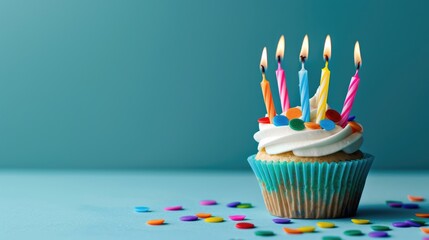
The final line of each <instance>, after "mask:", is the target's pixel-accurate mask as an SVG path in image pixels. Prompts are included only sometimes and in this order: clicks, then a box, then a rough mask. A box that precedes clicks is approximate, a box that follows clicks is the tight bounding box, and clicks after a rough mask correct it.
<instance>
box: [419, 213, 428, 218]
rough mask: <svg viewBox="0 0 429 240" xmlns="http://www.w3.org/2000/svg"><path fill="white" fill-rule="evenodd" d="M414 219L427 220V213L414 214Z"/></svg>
mask: <svg viewBox="0 0 429 240" xmlns="http://www.w3.org/2000/svg"><path fill="white" fill-rule="evenodd" d="M416 217H420V218H429V213H416Z"/></svg>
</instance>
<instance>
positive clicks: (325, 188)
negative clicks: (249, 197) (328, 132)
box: [247, 154, 374, 219]
mask: <svg viewBox="0 0 429 240" xmlns="http://www.w3.org/2000/svg"><path fill="white" fill-rule="evenodd" d="M373 159H374V157H373V156H372V155H370V154H364V158H362V159H359V160H351V161H344V162H332V163H327V162H323V163H318V162H286V161H264V160H256V159H255V155H252V156H250V157H249V158H248V159H247V160H248V162H249V164H250V166H251V167H252V170H253V172H254V173H255V175H256V178H257V179H258V182H259V185H260V187H261V191H262V195H263V197H264V201H265V205H266V207H267V209H268V211H269V212H270V213H271V214H272V215H275V216H279V217H288V218H317V219H321V218H341V217H350V216H354V215H355V214H356V210H357V208H358V205H359V201H360V197H361V195H362V191H363V188H364V186H365V181H366V177H367V175H368V172H369V169H370V168H371V164H372V161H373Z"/></svg>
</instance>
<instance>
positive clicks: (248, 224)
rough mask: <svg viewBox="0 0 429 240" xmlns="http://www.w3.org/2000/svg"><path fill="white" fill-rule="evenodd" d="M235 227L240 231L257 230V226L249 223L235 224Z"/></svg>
mask: <svg viewBox="0 0 429 240" xmlns="http://www.w3.org/2000/svg"><path fill="white" fill-rule="evenodd" d="M235 227H236V228H239V229H251V228H255V225H253V223H249V222H239V223H237V224H235Z"/></svg>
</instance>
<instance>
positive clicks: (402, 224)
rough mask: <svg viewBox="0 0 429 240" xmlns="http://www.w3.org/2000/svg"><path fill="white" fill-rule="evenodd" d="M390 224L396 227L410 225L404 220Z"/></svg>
mask: <svg viewBox="0 0 429 240" xmlns="http://www.w3.org/2000/svg"><path fill="white" fill-rule="evenodd" d="M392 226H394V227H398V228H407V227H410V224H408V223H406V222H394V223H392Z"/></svg>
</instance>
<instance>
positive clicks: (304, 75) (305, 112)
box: [298, 35, 310, 122]
mask: <svg viewBox="0 0 429 240" xmlns="http://www.w3.org/2000/svg"><path fill="white" fill-rule="evenodd" d="M308 50H309V49H308V36H307V35H305V37H304V41H303V42H302V47H301V53H300V54H299V57H300V60H301V70H300V71H299V72H298V76H299V91H300V95H301V111H302V120H303V121H304V122H309V121H310V99H309V97H308V72H307V70H306V69H305V67H304V63H305V60H306V59H307V58H308Z"/></svg>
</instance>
